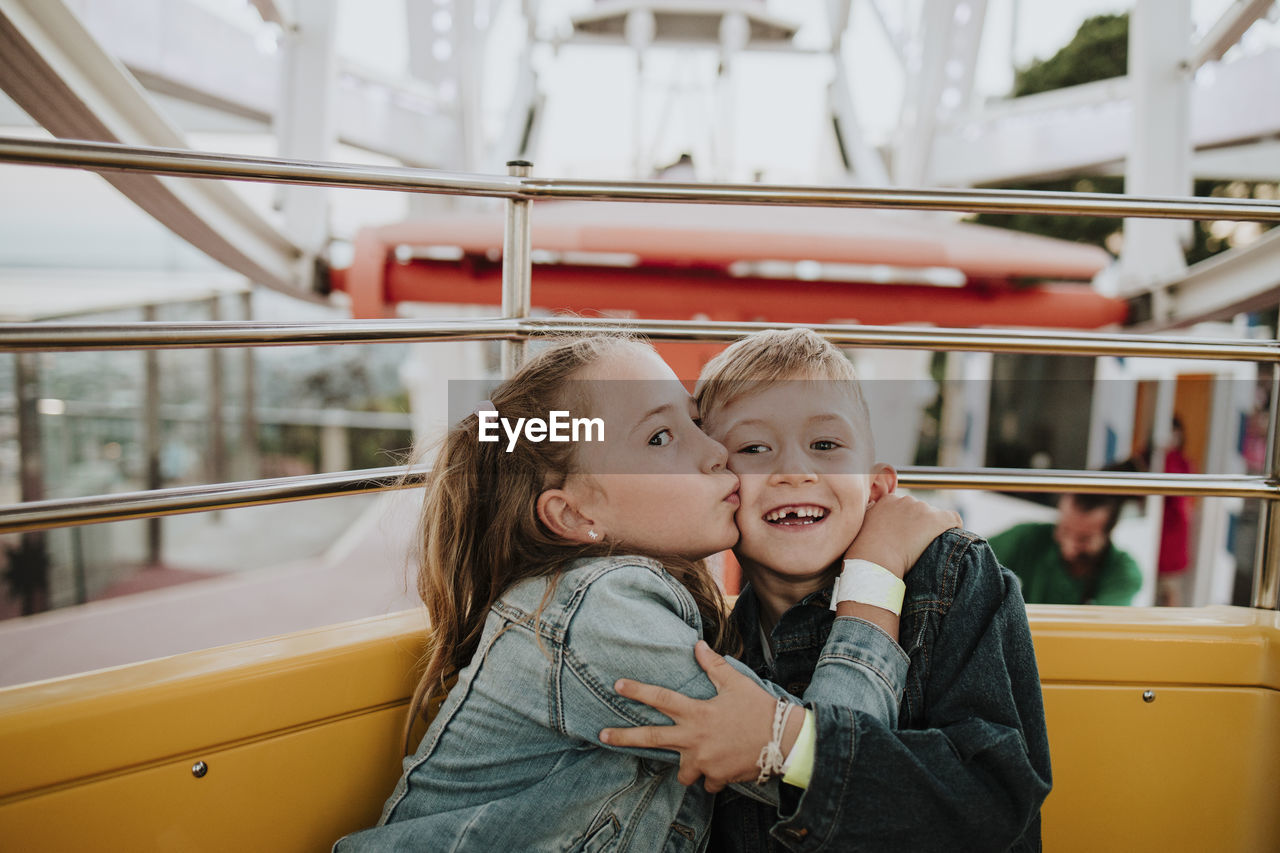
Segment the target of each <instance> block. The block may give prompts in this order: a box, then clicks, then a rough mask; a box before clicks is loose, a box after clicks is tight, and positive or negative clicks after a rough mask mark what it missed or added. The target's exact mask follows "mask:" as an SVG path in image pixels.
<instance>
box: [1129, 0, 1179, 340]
mask: <svg viewBox="0 0 1280 853" xmlns="http://www.w3.org/2000/svg"><path fill="white" fill-rule="evenodd" d="M1190 42H1191V0H1137V2H1136V4H1135V5H1134V9H1133V12H1132V14H1131V15H1130V16H1129V82H1130V86H1131V89H1130V92H1131V95H1132V101H1131V103H1132V111H1131V113H1130V122H1131V125H1130V133H1129V151H1128V156H1127V158H1126V160H1125V171H1124V188H1125V192H1126V193H1128V194H1130V195H1138V196H1153V195H1164V196H1188V195H1191V189H1192V187H1191V108H1190V107H1191V97H1190V88H1191V75H1190V73H1189V71H1188V69H1187V68H1186V55H1187V48H1188V47H1189V46H1190ZM1190 238H1191V223H1190V222H1181V221H1179V220H1176V219H1126V220H1125V221H1124V248H1123V249H1122V250H1121V253H1120V281H1119V284H1120V287H1121V290H1122V291H1123V290H1127V289H1132V288H1135V287H1143V286H1148V285H1150V284H1151V283H1153V282H1158V281H1162V280H1167V279H1168V278H1170V277H1171V276H1174V275H1177V274H1178V273H1180V272H1181V271H1182V270H1184V269H1186V261H1185V260H1184V257H1183V244H1186V243H1189V242H1190ZM1157 297H1158V294H1157ZM1161 308H1162V306H1156V313H1157V315H1160V314H1162V313H1163V311H1162V310H1161Z"/></svg>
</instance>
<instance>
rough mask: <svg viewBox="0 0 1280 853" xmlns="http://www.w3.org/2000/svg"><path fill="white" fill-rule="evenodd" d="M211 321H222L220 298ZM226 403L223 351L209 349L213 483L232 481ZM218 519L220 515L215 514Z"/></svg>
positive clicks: (211, 310) (211, 302)
mask: <svg viewBox="0 0 1280 853" xmlns="http://www.w3.org/2000/svg"><path fill="white" fill-rule="evenodd" d="M209 319H210V320H212V321H213V322H215V323H216V322H218V321H219V320H221V319H222V310H221V303H220V301H219V297H217V296H214V297H213V298H212V299H210V300H209ZM225 403H226V388H225V383H224V382H223V375H222V350H221V349H220V348H218V347H210V349H209V465H208V470H207V472H206V473H207V476H208V478H209V482H211V483H225V482H226V481H227V480H229V479H231V478H230V477H229V476H228V474H227V441H226V425H225V424H224V423H223V421H222V416H223V409H224V407H225ZM213 517H214V518H218V517H219V515H218V513H213Z"/></svg>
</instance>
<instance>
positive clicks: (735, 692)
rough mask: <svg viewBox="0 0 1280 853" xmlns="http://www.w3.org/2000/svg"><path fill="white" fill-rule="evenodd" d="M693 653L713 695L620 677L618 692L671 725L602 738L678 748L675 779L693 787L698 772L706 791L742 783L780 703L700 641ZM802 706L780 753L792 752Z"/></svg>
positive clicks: (752, 771)
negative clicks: (686, 692) (695, 695)
mask: <svg viewBox="0 0 1280 853" xmlns="http://www.w3.org/2000/svg"><path fill="white" fill-rule="evenodd" d="M693 654H694V657H695V658H697V660H698V665H699V666H701V667H702V669H703V671H704V672H706V674H707V677H708V678H710V679H711V683H712V684H713V685H714V686H715V688H716V696H715V698H713V699H705V700H701V699H690V698H689V697H688V696H685V695H684V694H683V693H677V692H676V691H674V690H668V689H667V688H665V687H655V686H654V685H652V684H642V683H640V682H638V681H628V680H626V679H620V680H619V681H618V683H617V684H615V685H614V688H615V689H616V690H617V691H618V693H619V694H620V695H622V696H625V697H626V698H628V699H634V700H635V701H637V702H643V703H644V704H646V705H648V706H650V707H651V708H654V709H656V710H658V711H661V712H662V713H664V714H666V715H667V716H668V717H670V718H671V720H672V722H673V723H674V725H670V726H638V727H636V728H627V729H604V730H602V731H601V732H600V741H601V743H604V744H607V745H608V746H616V747H640V748H646V749H669V750H673V751H675V752H678V753H680V772H679V773H678V774H677V776H676V778H677V779H679V781H680V784H682V785H692V784H693V783H695V782H697V781H698V778H699V777H700V776H701V777H706V789H707V791H709V792H710V793H713V794H714V793H716V792H717V791H721V790H724V787H725V786H726V785H728V784H729V783H731V782H746V781H749V780H754V779H755V778H756V777H757V776H758V775H759V772H760V771H759V768H758V767H757V766H756V761H757V760H758V759H759V757H760V751H761V750H762V749H763V748H764V746H765V744H767V743H768V742H769V738H770V736H771V735H772V730H773V713H774V708H775V707H776V706H777V704H778V703H777V700H776V699H774V697H773V696H771V695H769V694H768V693H767V692H765V690H764V688H762V687H760V686H759V685H758V684H756V683H755V682H754V681H752V680H751V679H750V678H747V677H746V676H745V675H743V674H742V673H740V672H738V671H737V670H735V669H734V668H733V667H732V666H730V665H729V664H728V662H727V661H725V659H724V658H723V657H721V656H720V655H718V654H716V653H715V652H714V651H712V650H711V647H710V646H708V645H707V644H706V643H705V642H703V641H702V640H699V641H698V644H697V645H696V646H694V649H693ZM802 710H803V709H801V708H798V707H797V708H796V709H795V710H794V711H793V712H792V713H791V716H790V717H789V718H788V720H787V731H786V732H785V733H784V736H783V740H782V753H783V755H786V754H788V753H789V752H790V750H791V747H792V745H794V744H795V741H796V737H797V736H799V734H800V727H801V726H802V725H803V723H804V714H803V713H801V711H802Z"/></svg>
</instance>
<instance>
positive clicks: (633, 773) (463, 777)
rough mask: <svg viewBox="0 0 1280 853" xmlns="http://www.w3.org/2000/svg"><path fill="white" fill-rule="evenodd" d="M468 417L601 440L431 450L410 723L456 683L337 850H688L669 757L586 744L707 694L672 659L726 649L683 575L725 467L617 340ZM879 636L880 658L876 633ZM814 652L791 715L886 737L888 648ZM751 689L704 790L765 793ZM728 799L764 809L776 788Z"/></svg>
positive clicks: (689, 571)
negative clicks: (423, 655) (424, 649)
mask: <svg viewBox="0 0 1280 853" xmlns="http://www.w3.org/2000/svg"><path fill="white" fill-rule="evenodd" d="M486 404H487V405H485V406H484V407H483V408H484V409H490V410H496V412H497V413H498V417H501V418H502V419H504V420H505V421H507V422H508V423H510V424H515V423H517V419H519V418H525V419H532V418H538V419H543V420H548V419H550V413H551V412H553V411H567V412H569V413H570V416H571V417H575V418H576V417H583V416H586V417H590V418H601V419H602V420H603V421H604V430H603V436H602V438H603V440H600V441H585V440H580V441H578V442H577V443H572V442H558V441H551V440H537V438H536V437H535V438H531V436H533V435H534V434H533V432H526V433H524V435H523V436H521V437H519V438H517V439H516V440H515V442H514V444H510V443H509V441H508V439H507V437H506V436H504V437H503V439H502V440H501V441H497V442H493V441H480V440H479V426H480V421H479V417H478V415H477V414H472V415H470V416H468V417H466V418H464V419H463V420H462V421H461V422H460V423H459V424H458V425H457V426H456V427H454V428H453V429H452V430H451V431H450V433H449V434H448V436H447V437H446V439H445V441H444V444H443V447H442V449H441V451H440V453H439V456H438V457H437V459H436V462H435V466H434V468H433V471H432V475H431V478H430V481H429V484H428V486H427V496H426V500H425V504H424V508H423V515H422V519H421V535H422V546H423V553H422V563H421V569H420V573H419V582H418V586H419V593H420V595H421V597H422V600H423V602H424V603H425V604H426V607H427V611H428V614H429V616H430V625H431V628H430V632H431V640H432V643H431V651H430V658H429V662H428V664H427V668H426V672H425V674H424V675H423V677H422V680H421V682H420V684H419V686H418V689H417V691H416V694H415V696H414V698H413V702H412V706H411V717H410V720H411V721H412V719H414V718H415V717H416V716H418V715H419V714H420V713H421V712H422V710H423V708H424V706H425V705H426V704H427V700H428V699H429V698H430V697H432V696H435V695H439V694H440V693H442V692H443V691H444V690H445V689H446V688H445V684H446V680H447V679H448V678H449V677H450V676H452V675H453V674H455V673H456V674H457V683H456V685H455V686H454V687H453V688H452V689H451V690H449V692H448V696H447V698H446V699H445V700H444V703H443V705H442V706H441V709H440V711H439V713H438V714H437V715H436V716H435V719H434V720H433V722H432V723H431V725H430V727H429V728H428V730H427V732H426V734H425V736H424V737H423V739H422V741H421V744H420V745H419V747H418V750H417V752H416V754H414V755H412V756H410V757H408V758H406V759H405V771H404V775H403V776H402V777H401V779H400V781H399V782H398V783H397V785H396V788H395V790H394V791H393V792H392V795H391V797H390V799H389V800H388V801H387V803H386V805H385V807H384V809H383V814H382V817H381V819H380V821H379V823H378V825H377V826H376V827H374V828H372V829H369V830H365V831H363V832H360V833H356V834H354V835H352V836H348V837H347V838H344V839H342V840H340V841H339V842H338V843H337V845H336V846H335V850H336V851H340V853H352V851H363V850H380V851H381V850H410V849H413V850H426V849H429V850H450V851H455V850H479V851H493V850H548V851H550V850H555V851H562V850H575V851H577V850H583V851H586V850H604V849H608V850H627V851H633V850H636V851H638V850H655V851H657V850H664V851H683V850H701V849H703V848H704V847H705V846H706V841H707V831H708V826H709V822H710V816H711V807H712V802H713V797H712V795H711V793H709V792H708V791H707V790H704V789H703V788H701V787H697V786H690V787H686V785H687V784H691V783H692V782H694V781H696V779H697V777H696V776H694V777H693V778H687V779H685V778H681V777H679V776H678V775H677V774H676V773H675V772H674V771H675V766H674V764H675V762H676V761H677V760H678V757H677V755H676V754H675V753H671V752H662V751H657V750H645V749H627V750H623V749H615V748H609V747H608V745H607V744H603V743H602V742H601V741H600V739H599V733H600V731H601V730H602V729H604V728H606V727H610V726H623V725H625V726H634V725H645V724H654V723H661V722H666V717H664V716H662V715H661V714H659V713H657V712H655V711H653V710H652V709H650V708H649V707H647V706H645V705H643V704H640V703H638V702H633V701H630V700H627V699H624V698H622V697H621V696H620V695H618V694H617V693H616V692H615V689H614V688H615V683H616V682H617V681H618V679H619V678H620V677H621V676H623V675H625V676H626V677H627V678H632V679H636V680H639V681H645V682H649V683H653V684H659V685H663V686H665V687H668V688H671V689H674V690H678V691H680V692H681V693H684V694H686V695H689V696H693V697H697V698H710V697H712V696H715V694H716V691H715V688H714V687H713V683H712V681H711V680H709V679H708V677H707V675H706V674H705V673H704V672H703V670H702V669H701V668H700V667H699V660H700V661H702V662H704V663H705V664H707V665H708V666H713V668H712V669H711V670H709V671H712V672H714V671H715V670H714V665H716V664H719V665H724V663H723V660H722V659H719V658H717V657H715V656H714V655H711V654H710V653H709V652H706V651H704V650H703V649H702V648H701V647H700V650H699V658H698V660H695V657H694V654H693V653H692V652H693V649H694V646H695V643H696V642H697V641H698V640H699V639H700V638H704V637H705V638H706V639H707V640H708V641H709V642H710V643H711V645H713V646H715V647H716V648H719V649H728V648H729V647H730V646H731V645H732V640H731V632H730V629H729V627H728V624H727V621H726V619H725V615H724V613H723V611H722V609H721V606H720V598H719V594H718V591H717V589H716V587H715V585H714V582H713V580H712V578H711V576H710V573H709V572H708V571H707V570H706V568H705V566H704V565H703V564H702V562H701V560H702V558H704V557H706V556H707V555H709V554H713V553H716V552H718V551H722V550H724V549H727V548H729V547H731V546H732V545H733V544H734V543H735V541H736V540H737V536H738V533H737V528H736V527H735V524H734V513H735V511H736V510H737V507H738V494H737V485H738V484H737V478H736V476H735V475H734V474H732V473H730V472H729V471H728V470H727V469H726V467H725V463H726V458H727V454H726V452H725V450H724V448H723V447H722V446H721V445H720V444H718V443H716V442H715V441H713V440H711V439H710V438H708V437H707V436H705V435H704V434H703V433H702V431H701V429H699V426H698V423H697V421H696V420H695V417H696V409H695V407H694V403H693V401H692V399H691V398H690V397H689V395H688V394H687V393H686V392H685V390H684V388H683V386H681V384H680V383H679V381H678V380H677V379H676V378H675V376H674V374H672V372H671V370H670V369H669V368H668V367H667V366H666V364H665V363H664V362H663V361H662V360H661V358H659V357H658V355H657V353H656V352H654V351H653V349H652V348H650V347H649V346H647V345H646V344H643V343H639V342H637V341H634V340H627V339H618V338H603V337H590V338H581V339H576V340H572V341H569V342H565V343H560V344H557V345H554V346H551V347H550V348H548V349H547V350H544V351H543V352H541V353H540V354H539V355H537V356H536V357H534V358H532V359H531V360H530V361H529V362H528V363H527V364H526V365H525V366H524V367H523V368H522V369H521V370H520V371H519V372H518V373H517V374H516V375H515V376H514V377H512V378H511V379H510V380H508V381H506V382H504V383H503V384H502V385H501V386H500V387H499V388H498V389H496V390H495V392H494V393H493V395H492V403H491V404H489V402H488V401H486ZM482 410H483V409H482ZM486 419H487V420H490V421H491V420H493V417H492V416H489V417H488V418H486ZM872 515H874V514H872ZM869 517H870V516H869ZM887 526H888V525H886V527H887ZM931 538H932V536H929V539H931ZM927 541H928V540H927V539H925V540H923V541H922V542H921V547H922V548H923V545H924V544H925V543H927ZM841 607H842V610H841V611H840V614H841V615H842V616H843V615H858V613H857V612H849V611H847V610H846V609H847V608H864V609H867V610H878V608H872V607H871V606H870V605H859V604H851V603H846V604H843V605H841ZM884 613H887V611H880V613H879V615H880V616H881V617H882V616H883V614H884ZM862 615H866V614H865V612H864V613H863V614H862ZM878 621H880V622H881V624H882V625H883V624H884V623H883V620H882V619H881V620H878ZM885 627H888V628H891V633H892V635H893V636H896V627H897V626H896V616H895V617H894V619H893V624H892V625H890V626H885ZM827 651H828V652H829V654H828V655H827V656H825V657H824V658H823V660H822V662H821V663H820V664H819V666H818V668H817V670H816V671H815V674H814V679H813V682H812V684H811V686H810V687H809V689H808V690H807V691H806V693H805V699H806V700H814V701H816V700H817V699H818V698H821V699H822V700H823V701H833V702H838V703H839V704H842V705H846V706H852V707H854V708H856V709H858V710H862V711H865V712H867V713H872V714H876V715H877V717H878V718H881V719H884V720H885V721H886V724H892V722H893V720H894V718H895V716H896V710H897V705H898V699H899V697H900V695H901V690H902V680H903V677H904V674H905V670H906V664H907V661H906V657H905V655H904V654H903V653H902V651H901V649H899V648H898V647H897V645H896V644H895V642H894V641H893V639H892V637H891V636H890V633H886V632H885V631H884V630H881V629H880V628H877V627H875V626H873V625H872V624H871V622H869V621H863V620H862V619H858V618H840V619H837V620H836V627H835V628H834V629H833V631H832V634H831V640H830V641H829V642H828V644H827ZM730 663H731V664H732V665H734V666H735V667H737V668H739V669H740V670H741V671H743V672H745V673H747V674H749V671H747V670H746V669H745V667H741V665H740V664H737V663H736V662H730ZM751 677H752V678H753V679H754V681H755V685H752V686H750V691H749V692H748V693H743V692H741V691H739V693H737V694H735V697H734V700H733V702H734V705H733V708H734V714H735V720H736V721H738V722H739V723H740V733H741V738H740V739H739V741H738V742H739V743H740V748H737V749H735V750H734V752H733V754H732V755H728V756H723V757H722V759H723V760H722V761H721V762H720V764H719V765H717V766H720V767H723V768H725V770H724V772H723V773H722V774H720V775H719V776H717V777H716V778H712V776H711V774H710V773H708V787H709V788H712V789H718V787H720V786H721V785H723V784H724V783H726V782H736V781H740V780H746V779H752V778H757V776H758V777H759V780H760V781H767V780H768V779H769V778H770V777H771V776H775V775H780V769H781V768H780V767H779V764H780V763H781V760H780V759H781V756H783V755H785V754H786V753H787V752H788V751H789V750H790V748H791V746H792V744H793V743H794V742H795V740H796V737H797V735H798V734H799V731H800V729H801V727H802V724H803V720H804V716H805V713H804V712H803V711H801V712H800V713H796V714H791V713H790V712H789V708H791V704H792V703H793V702H795V701H796V700H794V699H790V698H786V694H785V693H784V692H783V691H782V690H781V689H780V688H777V687H773V686H772V685H770V691H769V692H766V690H765V689H762V687H761V686H758V685H760V682H759V680H758V679H755V677H754V676H751ZM718 680H721V679H718ZM780 697H781V698H780ZM722 698H727V697H722ZM407 737H408V735H407V734H406V740H407ZM757 759H758V760H757ZM699 760H700V762H701V766H702V767H707V766H711V765H712V764H715V761H713V760H711V759H709V758H708V757H706V756H702V757H700V759H699ZM721 776H722V778H721ZM682 782H683V783H684V784H682ZM744 790H747V791H749V792H750V794H751V795H752V796H756V797H758V798H761V799H766V800H769V801H773V802H777V796H778V793H777V786H776V784H775V785H770V784H765V785H760V784H757V785H749V786H745V788H744Z"/></svg>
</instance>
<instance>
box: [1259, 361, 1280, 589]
mask: <svg viewBox="0 0 1280 853" xmlns="http://www.w3.org/2000/svg"><path fill="white" fill-rule="evenodd" d="M1277 415H1280V366H1276V365H1272V367H1271V423H1270V424H1269V425H1268V427H1267V477H1268V478H1270V480H1271V481H1272V482H1273V483H1275V482H1276V481H1277V479H1280V424H1277V422H1276V420H1277ZM1252 603H1253V606H1254V607H1260V608H1263V609H1264V610H1276V609H1278V607H1277V606H1278V605H1280V505H1278V504H1277V501H1275V500H1274V499H1264V500H1263V501H1262V514H1261V515H1260V517H1259V518H1258V555H1257V559H1256V560H1255V562H1254V566H1253V602H1252Z"/></svg>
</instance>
